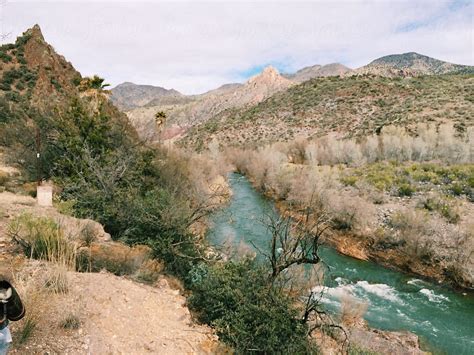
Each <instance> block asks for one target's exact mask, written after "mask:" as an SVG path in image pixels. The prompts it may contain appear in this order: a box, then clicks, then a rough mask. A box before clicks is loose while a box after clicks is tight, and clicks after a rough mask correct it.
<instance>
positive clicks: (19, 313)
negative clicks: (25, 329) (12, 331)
mask: <svg viewBox="0 0 474 355" xmlns="http://www.w3.org/2000/svg"><path fill="white" fill-rule="evenodd" d="M0 288H5V289H8V288H11V290H12V295H11V296H10V298H9V299H8V302H7V318H8V320H11V321H17V320H20V319H22V318H23V317H24V316H25V307H24V306H23V303H22V302H21V299H20V296H19V295H18V292H16V290H15V288H14V287H13V286H12V285H11V284H10V283H9V282H8V281H0Z"/></svg>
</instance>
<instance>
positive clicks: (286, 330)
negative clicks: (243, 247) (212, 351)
mask: <svg viewBox="0 0 474 355" xmlns="http://www.w3.org/2000/svg"><path fill="white" fill-rule="evenodd" d="M192 278H193V280H194V282H193V283H192V285H191V289H192V295H191V296H190V298H189V305H190V307H191V309H192V310H194V311H195V312H197V314H198V318H199V320H200V321H202V322H205V323H208V324H210V325H212V326H213V327H215V329H216V331H217V334H218V336H219V338H220V339H221V340H222V341H224V342H225V343H227V344H229V345H230V346H232V347H233V348H234V349H235V351H236V352H237V353H249V352H257V353H279V354H311V353H316V349H314V348H313V349H312V348H311V346H310V344H309V341H308V339H307V336H306V334H307V328H306V326H305V325H304V324H303V323H302V322H301V321H300V320H299V319H298V313H297V311H296V310H295V309H294V308H293V305H292V302H291V299H290V298H288V297H287V296H286V295H285V294H283V293H282V292H281V291H277V290H276V289H274V288H272V287H271V285H270V284H269V278H268V274H267V273H266V272H265V270H264V269H263V268H262V266H260V265H258V264H257V263H256V262H255V261H252V260H244V261H240V262H233V261H231V262H228V263H224V264H216V265H213V266H210V267H206V266H204V267H203V266H201V267H200V268H199V270H198V271H197V272H195V273H194V274H192Z"/></svg>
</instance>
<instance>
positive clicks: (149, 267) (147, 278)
mask: <svg viewBox="0 0 474 355" xmlns="http://www.w3.org/2000/svg"><path fill="white" fill-rule="evenodd" d="M164 268H165V266H164V264H163V263H162V262H160V261H158V260H155V259H154V260H147V261H145V262H144V263H143V264H142V265H141V266H140V268H139V269H138V270H137V271H136V273H135V274H134V275H133V278H134V279H135V280H137V281H139V282H143V283H146V284H154V283H155V282H156V281H157V280H158V278H159V277H160V275H161V274H162V272H163V270H164Z"/></svg>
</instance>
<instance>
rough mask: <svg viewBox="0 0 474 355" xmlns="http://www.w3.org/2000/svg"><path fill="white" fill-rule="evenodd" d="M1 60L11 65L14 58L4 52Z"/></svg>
mask: <svg viewBox="0 0 474 355" xmlns="http://www.w3.org/2000/svg"><path fill="white" fill-rule="evenodd" d="M0 60H2V62H4V63H9V62H11V61H12V56H11V55H8V53H6V52H4V51H0Z"/></svg>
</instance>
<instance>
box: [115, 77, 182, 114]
mask: <svg viewBox="0 0 474 355" xmlns="http://www.w3.org/2000/svg"><path fill="white" fill-rule="evenodd" d="M111 91H112V96H111V100H112V102H113V103H114V104H115V105H117V107H118V108H120V109H121V110H130V109H133V108H136V107H140V106H147V105H150V106H156V105H169V104H175V103H185V102H187V101H189V100H190V99H189V98H187V97H186V96H185V95H183V94H181V93H180V92H178V91H176V90H174V89H170V90H167V89H165V88H162V87H159V86H152V85H136V84H134V83H129V82H125V83H122V84H120V85H117V86H116V87H115V88H113V89H112V90H111Z"/></svg>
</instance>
